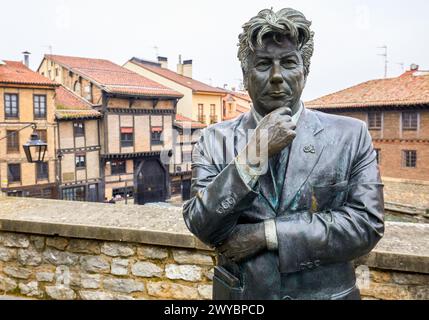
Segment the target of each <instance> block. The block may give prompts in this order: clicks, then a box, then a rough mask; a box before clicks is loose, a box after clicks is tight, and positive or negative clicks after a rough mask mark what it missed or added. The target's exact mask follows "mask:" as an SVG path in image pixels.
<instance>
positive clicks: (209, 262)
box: [173, 250, 213, 266]
mask: <svg viewBox="0 0 429 320" xmlns="http://www.w3.org/2000/svg"><path fill="white" fill-rule="evenodd" d="M173 258H174V261H176V262H177V263H179V264H198V265H204V266H213V258H212V257H211V256H209V255H205V254H201V253H196V252H192V251H189V250H173Z"/></svg>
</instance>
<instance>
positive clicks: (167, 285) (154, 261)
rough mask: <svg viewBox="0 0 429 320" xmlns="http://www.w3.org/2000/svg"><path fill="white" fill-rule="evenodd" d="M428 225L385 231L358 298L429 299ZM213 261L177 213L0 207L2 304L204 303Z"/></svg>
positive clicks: (363, 264)
mask: <svg viewBox="0 0 429 320" xmlns="http://www.w3.org/2000/svg"><path fill="white" fill-rule="evenodd" d="M428 243H429V225H427V224H413V223H396V222H389V223H386V234H385V237H384V238H383V239H382V240H381V241H380V243H379V244H378V245H377V247H376V248H375V249H374V250H373V251H372V252H371V253H370V254H369V255H368V256H366V257H363V258H361V259H359V260H357V261H356V267H357V274H358V284H359V286H360V288H361V291H362V294H363V296H364V298H369V299H429V246H428V245H427V244H428ZM215 263H216V259H215V253H214V251H213V250H212V249H211V248H209V247H207V246H206V245H204V244H203V243H201V242H200V241H199V240H198V239H196V238H195V237H194V236H193V235H192V234H191V233H190V232H189V231H188V230H187V228H186V226H185V224H184V222H183V218H182V214H181V209H180V208H177V207H173V206H169V205H165V204H153V205H146V206H133V205H130V206H125V205H111V204H99V203H83V202H66V201H55V200H38V199H24V198H0V294H2V293H7V294H8V295H13V296H17V297H30V298H36V299H68V300H70V299H85V300H86V299H87V300H94V299H109V300H111V299H210V298H211V294H212V279H213V267H214V266H215Z"/></svg>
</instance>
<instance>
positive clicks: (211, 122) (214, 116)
mask: <svg viewBox="0 0 429 320" xmlns="http://www.w3.org/2000/svg"><path fill="white" fill-rule="evenodd" d="M213 123H217V115H211V116H210V124H213Z"/></svg>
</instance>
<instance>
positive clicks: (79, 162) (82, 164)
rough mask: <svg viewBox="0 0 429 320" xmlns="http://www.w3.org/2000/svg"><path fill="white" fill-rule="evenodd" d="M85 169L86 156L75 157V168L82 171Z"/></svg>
mask: <svg viewBox="0 0 429 320" xmlns="http://www.w3.org/2000/svg"><path fill="white" fill-rule="evenodd" d="M85 167H86V156H85V155H84V154H79V155H76V168H77V169H83V168H85Z"/></svg>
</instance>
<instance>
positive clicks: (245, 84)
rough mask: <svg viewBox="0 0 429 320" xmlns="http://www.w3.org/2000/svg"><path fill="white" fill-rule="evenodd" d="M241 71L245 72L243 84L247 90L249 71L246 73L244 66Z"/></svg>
mask: <svg viewBox="0 0 429 320" xmlns="http://www.w3.org/2000/svg"><path fill="white" fill-rule="evenodd" d="M241 71H242V72H243V85H244V89H246V90H247V86H248V79H247V73H246V71H244V69H243V68H242V69H241Z"/></svg>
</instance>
